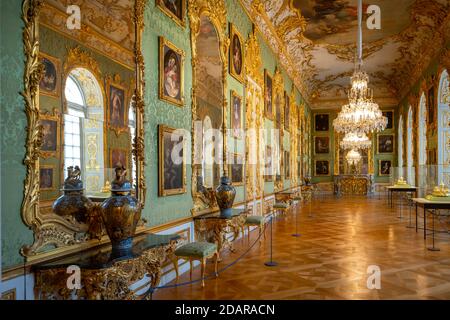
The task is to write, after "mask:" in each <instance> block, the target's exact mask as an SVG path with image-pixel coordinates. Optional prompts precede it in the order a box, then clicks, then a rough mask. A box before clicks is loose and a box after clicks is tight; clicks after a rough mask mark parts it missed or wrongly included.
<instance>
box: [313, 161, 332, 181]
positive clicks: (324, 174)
mask: <svg viewBox="0 0 450 320" xmlns="http://www.w3.org/2000/svg"><path fill="white" fill-rule="evenodd" d="M318 163H323V164H325V163H326V170H327V172H326V173H323V168H320V170H321V171H320V172H322V173H318V171H317V169H318V166H317V164H318ZM314 176H316V177H329V176H331V172H330V160H325V159H324V160H314Z"/></svg>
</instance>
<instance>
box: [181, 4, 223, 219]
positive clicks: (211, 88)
mask: <svg viewBox="0 0 450 320" xmlns="http://www.w3.org/2000/svg"><path fill="white" fill-rule="evenodd" d="M188 13H189V22H190V28H191V47H192V76H193V89H192V128H193V129H192V130H193V132H192V137H193V139H192V144H193V145H192V159H193V161H192V198H193V201H194V207H193V209H192V213H193V214H194V215H195V214H197V213H201V212H202V211H205V210H210V209H213V208H215V207H216V206H217V204H216V203H215V197H214V190H215V188H216V187H217V186H218V184H219V179H220V177H221V176H222V175H226V174H227V171H228V170H227V165H225V164H226V156H225V155H226V154H227V150H226V149H227V148H226V145H227V141H226V140H227V139H226V135H225V132H226V129H227V121H226V119H227V99H226V92H227V91H226V90H227V89H226V88H227V83H226V79H227V70H228V47H229V39H228V38H227V31H226V28H227V21H226V9H225V4H224V2H223V1H222V0H218V1H207V0H195V1H194V0H191V1H189V11H188ZM218 133H219V134H218ZM224 149H225V150H224ZM222 160H223V161H222Z"/></svg>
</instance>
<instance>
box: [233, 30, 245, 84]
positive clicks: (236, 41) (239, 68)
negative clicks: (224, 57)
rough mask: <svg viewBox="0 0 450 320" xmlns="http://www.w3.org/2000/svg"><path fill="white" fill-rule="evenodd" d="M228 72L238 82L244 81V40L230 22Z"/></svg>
mask: <svg viewBox="0 0 450 320" xmlns="http://www.w3.org/2000/svg"><path fill="white" fill-rule="evenodd" d="M230 74H231V75H232V76H233V77H234V78H235V79H236V80H238V81H239V82H241V83H242V82H243V81H244V41H243V39H242V36H241V34H240V33H239V31H238V30H237V29H236V28H235V26H234V25H233V24H232V23H230Z"/></svg>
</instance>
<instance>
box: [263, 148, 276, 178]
mask: <svg viewBox="0 0 450 320" xmlns="http://www.w3.org/2000/svg"><path fill="white" fill-rule="evenodd" d="M264 152H265V154H264V159H265V165H264V181H265V182H272V181H273V176H274V168H273V150H272V147H271V146H269V145H266V148H265V149H264ZM269 157H270V158H269ZM268 173H271V174H268Z"/></svg>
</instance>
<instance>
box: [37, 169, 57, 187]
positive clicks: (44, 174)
mask: <svg viewBox="0 0 450 320" xmlns="http://www.w3.org/2000/svg"><path fill="white" fill-rule="evenodd" d="M48 178H50V179H51V180H50V181H49V180H48ZM55 180H56V166H55V165H41V166H39V190H40V191H56V181H55Z"/></svg>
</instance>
